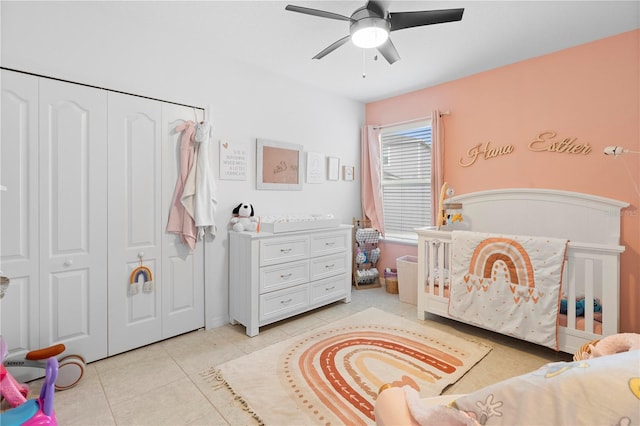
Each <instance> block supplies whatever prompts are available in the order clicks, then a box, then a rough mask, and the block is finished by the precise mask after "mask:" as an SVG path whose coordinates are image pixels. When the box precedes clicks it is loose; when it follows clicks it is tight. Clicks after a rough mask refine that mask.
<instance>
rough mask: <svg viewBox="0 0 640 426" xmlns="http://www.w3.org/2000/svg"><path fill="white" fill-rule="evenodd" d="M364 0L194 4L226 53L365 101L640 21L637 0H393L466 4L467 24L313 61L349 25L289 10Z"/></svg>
mask: <svg viewBox="0 0 640 426" xmlns="http://www.w3.org/2000/svg"><path fill="white" fill-rule="evenodd" d="M365 3H366V1H307V0H291V1H288V2H287V1H235V2H207V3H203V2H200V3H197V4H196V5H195V8H196V9H194V10H197V8H202V9H203V10H202V11H201V13H207V14H209V15H207V16H208V19H209V21H210V22H211V24H212V25H211V28H210V29H209V30H208V31H213V32H215V33H216V34H219V35H220V37H223V40H224V41H223V45H221V46H220V49H222V51H223V52H224V53H222V52H221V54H224V55H230V56H233V57H235V58H236V59H238V60H240V61H242V62H246V63H249V64H252V65H255V66H257V67H261V68H263V69H266V70H269V71H271V72H274V73H277V74H282V75H285V76H287V77H290V78H292V79H295V80H299V81H302V82H305V83H308V84H310V85H313V86H316V87H319V88H322V89H325V90H329V91H332V92H335V93H338V94H340V95H343V96H345V97H348V98H352V99H355V100H358V101H362V102H371V101H374V100H378V99H383V98H387V97H390V96H394V95H398V94H401V93H406V92H409V91H413V90H416V89H419V88H424V87H429V86H433V85H436V84H439V83H442V82H446V81H450V80H454V79H458V78H461V77H464V76H468V75H471V74H475V73H478V72H482V71H485V70H489V69H493V68H496V67H500V66H503V65H506V64H510V63H514V62H518V61H521V60H524V59H527V58H532V57H536V56H540V55H544V54H547V53H550V52H554V51H558V50H561V49H565V48H568V47H571V46H575V45H579V44H583V43H587V42H590V41H593V40H597V39H600V38H604V37H608V36H611V35H614V34H619V33H622V32H626V31H630V30H633V29H636V28H640V2H638V1H637V0H636V1H453V0H447V1H391V2H390V6H389V10H390V11H391V12H404V11H413V10H431V9H447V8H460V7H462V8H464V9H465V11H464V16H463V18H462V21H460V22H451V23H446V24H437V25H431V26H424V27H416V28H409V29H405V30H400V31H397V32H393V33H391V38H392V40H393V43H394V44H395V46H396V48H397V49H398V52H399V54H400V58H401V59H400V60H399V61H398V62H396V63H394V64H393V65H389V64H388V63H387V62H386V61H385V60H384V58H383V57H381V56H380V57H379V59H378V60H377V61H375V60H374V55H375V49H366V50H363V49H359V48H357V47H355V46H354V45H353V44H352V43H350V42H349V43H347V44H345V45H344V46H342V47H340V48H338V49H337V50H335V51H334V52H332V53H330V54H329V55H327V56H325V57H324V58H323V59H321V60H314V59H311V58H312V57H313V56H314V55H315V54H317V53H318V52H320V51H321V50H322V49H324V48H325V47H327V46H328V45H330V44H331V43H333V42H334V41H336V40H338V39H339V38H341V37H343V36H345V35H347V34H348V33H349V28H348V27H349V23H348V22H345V21H338V20H332V19H326V18H320V17H316V16H310V15H305V14H300V13H294V12H290V11H286V10H285V6H286V5H287V4H294V5H300V6H304V7H310V8H315V9H321V10H326V11H330V12H334V13H338V14H341V15H345V16H350V15H351V13H352V12H353V11H354V10H355V9H356V8H358V7H360V6H362V5H364V4H365ZM210 8H212V9H213V10H212V9H210ZM205 9H206V10H205ZM221 34H225V35H224V36H222V35H221ZM207 37H211V36H207ZM216 39H218V40H219V38H208V40H216ZM363 52H364V55H363ZM363 57H364V60H363ZM363 71H364V72H365V73H366V78H363V77H362V74H363Z"/></svg>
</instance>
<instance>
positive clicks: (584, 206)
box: [416, 188, 628, 353]
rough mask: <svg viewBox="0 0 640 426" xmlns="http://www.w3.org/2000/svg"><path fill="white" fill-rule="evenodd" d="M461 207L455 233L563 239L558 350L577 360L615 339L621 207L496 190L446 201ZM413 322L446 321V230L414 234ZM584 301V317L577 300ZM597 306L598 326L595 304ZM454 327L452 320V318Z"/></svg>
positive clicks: (557, 194) (561, 194)
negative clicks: (563, 309)
mask: <svg viewBox="0 0 640 426" xmlns="http://www.w3.org/2000/svg"><path fill="white" fill-rule="evenodd" d="M448 201H450V202H455V203H462V214H463V218H464V220H463V222H462V224H459V225H458V228H456V229H465V230H471V231H476V232H489V233H498V234H508V235H529V236H545V237H555V238H563V239H564V238H566V239H568V240H569V245H568V248H567V259H566V262H565V268H564V271H563V279H562V282H563V290H562V293H563V297H564V298H565V299H566V300H567V313H566V316H564V317H563V318H559V321H560V324H561V326H560V327H558V345H559V350H561V351H563V352H567V353H575V352H576V351H577V350H578V349H580V348H581V347H582V346H583V345H584V344H586V343H588V342H591V341H593V340H596V339H599V338H602V337H603V336H606V335H610V334H615V333H617V332H618V330H619V329H618V324H619V315H618V309H619V284H620V283H619V281H620V273H619V270H620V254H621V253H622V252H624V249H625V248H624V247H623V246H621V245H619V242H620V211H621V209H623V208H625V207H627V206H628V204H627V203H625V202H621V201H617V200H612V199H608V198H603V197H597V196H593V195H588V194H582V193H577V192H569V191H558V190H548V189H531V188H521V189H499V190H491V191H482V192H476V193H471V194H465V195H460V196H456V197H453V198H451V199H449V200H448ZM416 232H417V234H418V283H417V285H418V302H417V311H418V318H420V319H425V313H432V314H436V315H439V316H443V317H447V318H451V317H450V316H449V314H448V307H449V299H448V297H447V296H448V282H446V271H448V270H449V266H450V265H449V261H450V259H451V250H452V246H451V230H450V229H441V230H436V229H434V228H418V229H416ZM578 297H584V298H585V309H584V316H580V317H578V316H577V315H576V299H577V298H578ZM594 299H597V300H598V301H599V302H600V304H601V305H602V313H601V317H602V318H601V321H596V317H598V319H600V318H599V317H600V315H599V314H595V313H594V308H593V301H594ZM453 319H456V320H458V321H459V319H457V318H453Z"/></svg>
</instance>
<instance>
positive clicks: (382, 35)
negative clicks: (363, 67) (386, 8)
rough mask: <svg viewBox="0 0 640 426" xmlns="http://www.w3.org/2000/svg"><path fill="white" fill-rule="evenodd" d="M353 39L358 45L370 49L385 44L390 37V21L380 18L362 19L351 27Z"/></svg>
mask: <svg viewBox="0 0 640 426" xmlns="http://www.w3.org/2000/svg"><path fill="white" fill-rule="evenodd" d="M350 32H351V41H352V42H353V44H355V45H356V46H358V47H361V48H364V49H368V48H372V47H378V46H381V45H383V44H384V43H385V42H386V41H387V39H388V38H389V23H388V22H387V21H385V20H384V19H380V18H364V19H360V20H358V21H356V22H354V23H353V24H351V27H350Z"/></svg>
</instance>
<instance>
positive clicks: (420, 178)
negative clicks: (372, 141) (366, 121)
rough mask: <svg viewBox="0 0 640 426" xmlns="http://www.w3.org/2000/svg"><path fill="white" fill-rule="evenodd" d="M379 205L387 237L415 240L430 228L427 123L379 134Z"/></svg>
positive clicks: (429, 155)
mask: <svg viewBox="0 0 640 426" xmlns="http://www.w3.org/2000/svg"><path fill="white" fill-rule="evenodd" d="M380 141H381V151H380V152H381V155H382V204H383V211H384V229H385V235H386V236H387V237H399V238H407V237H408V238H411V239H415V237H416V235H415V233H414V231H413V229H414V228H418V227H422V226H429V225H431V224H432V223H431V200H432V194H431V121H430V120H428V121H421V122H415V123H411V124H409V125H399V126H393V127H388V128H385V129H383V130H382V131H381V132H380Z"/></svg>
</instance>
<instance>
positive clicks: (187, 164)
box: [167, 121, 198, 250]
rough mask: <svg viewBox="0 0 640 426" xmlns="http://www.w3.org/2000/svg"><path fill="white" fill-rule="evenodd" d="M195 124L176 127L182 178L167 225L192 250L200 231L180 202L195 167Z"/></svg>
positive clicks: (177, 186) (186, 122)
mask: <svg viewBox="0 0 640 426" xmlns="http://www.w3.org/2000/svg"><path fill="white" fill-rule="evenodd" d="M194 124H195V123H194V122H193V121H185V122H184V123H183V124H181V125H179V126H177V127H176V130H177V131H178V132H182V138H181V140H180V176H178V180H177V181H176V189H175V192H174V194H173V203H171V211H170V212H169V221H168V223H167V232H170V233H172V234H178V235H179V236H180V240H182V242H183V243H184V244H187V245H188V246H189V248H190V249H191V250H193V249H195V247H196V238H197V236H198V231H197V229H196V223H195V220H194V218H193V216H191V215H190V214H189V212H188V211H187V210H186V209H185V208H184V206H183V205H182V202H181V201H180V200H181V199H182V193H183V192H184V186H185V183H186V181H187V177H188V176H189V172H190V171H191V168H192V167H193V165H194V161H193V159H194V155H195V149H194V143H193V135H194V132H195V127H194Z"/></svg>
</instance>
